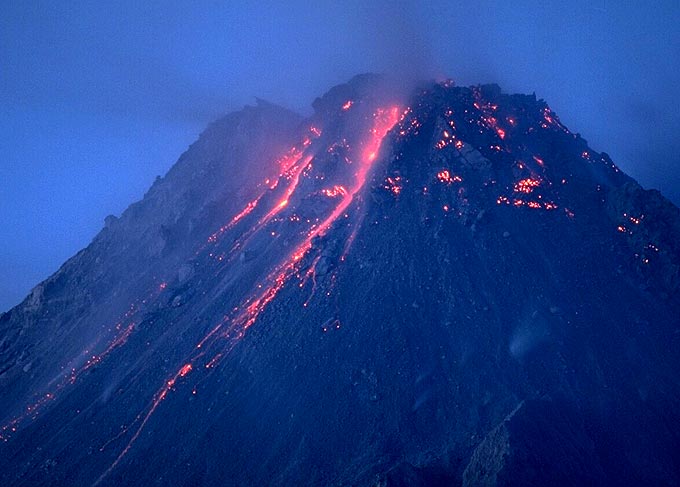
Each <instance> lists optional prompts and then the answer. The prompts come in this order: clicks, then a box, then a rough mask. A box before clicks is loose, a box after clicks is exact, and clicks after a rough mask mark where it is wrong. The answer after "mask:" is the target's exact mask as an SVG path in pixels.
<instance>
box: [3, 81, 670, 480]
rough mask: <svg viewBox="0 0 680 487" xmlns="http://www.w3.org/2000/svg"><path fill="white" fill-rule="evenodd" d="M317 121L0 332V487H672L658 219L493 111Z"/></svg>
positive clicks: (427, 96)
mask: <svg viewBox="0 0 680 487" xmlns="http://www.w3.org/2000/svg"><path fill="white" fill-rule="evenodd" d="M314 109H315V114H314V115H313V116H311V117H310V118H308V119H303V118H302V117H299V116H297V115H295V114H292V113H290V112H288V111H286V110H284V109H281V108H278V107H276V106H273V105H271V104H268V103H266V102H259V104H258V106H257V107H249V108H245V109H244V110H242V111H240V112H237V113H234V114H231V115H228V116H227V117H225V118H224V119H222V120H220V121H218V122H216V123H214V124H212V125H211V126H210V127H209V128H208V129H207V130H206V131H205V132H204V133H203V134H202V135H201V137H200V138H199V140H198V141H197V142H196V143H195V144H193V145H192V146H191V147H190V148H189V150H188V151H187V152H186V153H185V154H183V155H182V156H181V158H180V159H179V161H178V162H177V164H176V165H175V166H174V167H173V168H172V169H171V170H170V172H169V173H168V175H166V176H165V177H163V178H161V179H159V180H157V181H156V182H155V183H154V185H153V186H152V187H151V189H150V190H149V192H148V193H147V195H146V196H145V197H144V199H143V200H142V201H140V202H138V203H135V204H134V205H132V206H131V207H130V208H129V209H128V210H126V211H125V212H124V213H123V215H121V217H120V218H119V219H115V218H110V217H109V218H107V219H106V226H105V228H104V229H103V230H102V232H101V233H100V234H99V235H97V236H96V237H95V239H94V240H93V242H92V243H91V244H90V245H89V246H88V247H87V248H86V249H84V250H83V251H81V252H80V253H78V254H77V255H76V256H74V257H73V258H72V259H70V260H69V261H68V262H67V263H66V264H64V266H63V267H62V268H61V269H60V270H59V271H58V272H57V273H56V274H55V275H54V276H52V277H50V278H49V279H48V280H47V281H45V282H43V283H41V284H40V285H38V286H37V287H36V288H35V289H34V290H33V291H32V293H31V294H30V295H29V296H28V297H27V298H26V300H25V301H24V302H23V303H22V304H21V305H19V306H17V307H16V308H14V309H12V310H10V311H9V312H7V313H5V314H3V315H0V352H1V354H0V397H2V398H3V399H2V406H3V407H2V409H1V410H0V415H1V416H2V425H1V426H0V427H1V428H2V431H1V432H0V434H1V435H2V439H3V440H4V441H2V442H0V483H1V484H2V485H12V486H14V485H17V486H18V485H26V486H28V485H69V486H80V485H93V484H98V485H120V484H126V485H139V486H142V485H144V486H146V485H156V484H170V485H178V486H195V485H366V486H402V485H404V486H405V485H422V486H426V485H427V486H432V485H435V486H436V485H489V486H491V485H494V486H508V485H617V486H619V485H678V483H680V455H679V454H678V453H677V452H680V426H679V425H680V413H678V411H680V408H679V406H680V384H679V383H678V379H677V377H678V372H680V367H679V365H680V363H679V362H680V356H678V354H677V348H678V345H679V344H680V343H679V342H680V322H679V321H678V316H680V300H679V299H678V293H679V269H680V247H679V244H678V242H680V212H679V210H678V209H677V208H676V207H675V206H673V205H672V204H671V203H670V202H668V201H667V200H666V199H665V198H663V197H662V196H661V195H660V194H658V193H657V192H655V191H645V190H644V189H642V188H641V187H640V186H639V185H637V183H635V181H633V180H632V179H631V178H629V177H628V176H626V175H624V174H622V173H621V172H620V171H619V170H618V168H617V167H616V166H615V165H614V164H613V162H612V161H611V160H610V159H609V157H608V156H607V155H606V154H604V153H601V154H600V153H597V152H595V151H594V150H592V149H591V148H589V147H588V145H587V143H586V141H585V140H583V139H582V138H581V137H580V136H578V135H575V134H572V133H571V132H570V131H569V130H568V129H567V128H565V127H564V126H563V125H562V124H561V123H560V121H559V119H558V117H557V116H556V115H555V114H554V113H553V112H552V111H551V110H550V108H549V107H548V106H547V105H546V104H545V103H544V102H543V101H541V100H536V98H535V97H534V96H525V95H506V94H503V93H502V92H501V90H500V88H499V87H498V86H495V85H488V86H481V87H471V88H458V87H454V86H452V84H451V83H448V82H446V83H440V84H434V83H433V84H429V85H423V86H422V87H420V88H419V89H418V90H416V91H414V92H413V93H411V94H410V95H408V96H402V95H399V94H395V90H393V89H392V88H391V85H390V84H389V83H387V82H385V80H383V79H382V78H380V77H377V76H372V75H366V76H361V77H357V78H355V79H354V80H352V81H351V82H350V83H348V84H345V85H341V86H339V87H336V88H333V89H332V90H331V91H329V92H328V93H327V94H326V95H324V96H323V97H321V98H319V99H317V100H316V101H315V102H314Z"/></svg>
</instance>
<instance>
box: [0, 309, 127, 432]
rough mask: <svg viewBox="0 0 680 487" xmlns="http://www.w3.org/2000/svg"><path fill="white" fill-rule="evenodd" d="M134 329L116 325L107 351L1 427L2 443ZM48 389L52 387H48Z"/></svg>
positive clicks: (88, 360) (95, 357) (94, 355)
mask: <svg viewBox="0 0 680 487" xmlns="http://www.w3.org/2000/svg"><path fill="white" fill-rule="evenodd" d="M134 328H135V323H134V322H131V323H130V324H129V325H128V326H127V327H125V328H123V329H122V330H121V324H120V323H119V324H118V325H116V329H117V330H119V332H118V334H116V336H114V338H113V340H112V341H111V342H110V343H109V344H108V345H107V347H106V349H104V351H102V352H101V353H99V354H98V355H96V354H93V355H91V356H90V358H89V359H87V361H86V362H85V364H84V365H82V366H81V367H80V368H71V370H70V372H69V373H68V374H67V375H64V376H62V378H61V381H60V382H58V383H57V385H56V386H54V389H52V391H50V392H45V393H43V394H42V395H41V396H40V397H39V399H37V400H35V402H33V403H32V404H29V405H28V406H26V410H25V411H24V412H23V413H21V414H20V415H18V416H16V417H14V418H13V419H11V420H10V421H9V422H8V423H7V424H5V425H3V426H2V427H0V441H8V436H10V435H11V434H12V433H15V432H16V431H17V429H18V428H19V426H20V425H21V423H22V422H23V421H25V420H26V419H28V418H29V417H30V418H31V419H35V418H36V417H37V416H38V414H40V410H41V409H42V408H43V407H44V406H45V405H47V404H48V403H49V402H51V401H53V400H54V399H56V397H57V394H58V393H60V392H61V391H62V390H63V389H65V388H66V387H67V386H69V385H73V384H75V383H76V381H77V380H78V377H80V376H81V375H82V374H83V373H84V372H86V371H87V370H89V369H91V368H92V367H94V366H96V365H98V364H99V363H101V362H102V361H103V360H104V359H105V358H106V357H107V356H108V355H109V354H111V352H113V350H115V349H116V348H119V347H121V346H122V345H124V344H125V343H126V342H127V340H128V338H129V337H130V335H131V334H132V332H133V331H134ZM54 382H55V380H52V381H51V382H50V384H53V383H54ZM48 387H50V386H49V385H48Z"/></svg>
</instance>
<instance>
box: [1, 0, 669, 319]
mask: <svg viewBox="0 0 680 487" xmlns="http://www.w3.org/2000/svg"><path fill="white" fill-rule="evenodd" d="M66 3H68V5H65V4H66ZM268 3H270V2H262V1H257V2H216V1H193V2H168V1H164V2H151V1H144V2H140V1H138V0H137V1H134V2H132V1H119V2H82V3H81V2H61V1H60V2H29V1H26V2H20V1H16V2H10V1H6V0H5V1H3V2H2V14H0V110H1V111H0V114H1V115H2V116H1V117H0V310H5V309H8V308H9V307H10V306H12V305H14V304H16V303H18V302H19V301H20V300H21V299H22V298H23V297H24V296H25V295H26V293H27V292H28V291H29V289H30V288H31V287H32V286H33V285H35V284H37V283H38V282H39V281H40V280H42V279H44V278H45V277H47V276H48V275H49V274H51V273H52V272H54V271H56V270H57V268H58V267H59V265H60V264H61V263H62V262H63V261H64V260H66V259H67V258H68V257H70V256H71V255H73V254H74V253H75V252H76V251H77V250H79V249H80V248H82V247H84V246H86V245H87V244H88V243H89V241H90V240H91V238H92V237H93V236H94V235H95V234H96V232H97V231H99V229H100V228H101V227H102V225H103V219H104V217H105V216H106V215H107V214H110V213H114V214H120V213H121V212H122V210H124V209H125V208H126V207H127V206H128V205H129V204H130V203H131V202H133V201H134V200H137V199H139V198H140V197H141V196H142V195H143V193H144V191H145V190H146V189H147V188H148V187H149V186H150V184H151V182H152V181H153V179H154V177H155V176H156V175H157V174H162V173H164V172H165V171H166V170H167V169H168V168H169V167H170V166H171V165H172V164H173V162H174V161H175V160H176V159H177V157H178V156H179V154H180V153H181V152H182V151H183V150H184V149H185V148H186V147H187V146H188V144H189V143H191V142H192V141H193V140H194V139H195V138H196V136H197V135H198V133H199V132H200V130H201V129H202V128H203V127H204V126H205V125H206V123H208V122H209V121H211V120H213V119H214V118H216V117H218V116H219V115H221V114H223V113H225V112H227V111H230V110H233V109H236V108H239V107H241V106H242V105H244V104H246V103H251V102H252V101H253V96H259V97H263V98H267V99H270V100H272V101H275V102H278V103H280V104H283V105H285V106H288V107H290V108H294V109H297V110H299V111H301V112H304V113H309V111H310V108H309V106H310V104H311V102H312V100H313V99H314V97H316V96H319V95H321V94H322V93H323V92H324V91H326V90H327V89H328V88H330V87H331V86H333V85H335V84H338V83H341V82H343V81H346V80H347V79H349V78H350V77H351V76H353V75H354V74H357V73H360V72H365V71H387V72H402V73H407V74H408V76H410V77H413V76H423V77H428V76H429V77H451V78H454V79H455V80H456V81H457V82H458V83H459V84H473V83H479V82H492V81H493V82H498V83H500V84H501V85H502V87H503V88H504V90H505V91H520V92H528V93H531V92H534V91H535V92H536V94H537V95H538V96H539V97H542V98H545V99H546V100H547V101H548V102H549V103H550V105H551V106H552V107H553V108H554V109H555V110H556V111H557V113H558V114H559V115H560V117H561V119H562V121H563V122H564V123H565V124H566V125H567V126H568V127H569V128H570V129H572V130H573V131H576V132H580V133H581V134H582V135H583V136H584V137H585V138H586V139H587V140H588V141H589V142H590V144H591V146H592V147H593V148H594V149H596V150H603V151H606V152H608V153H609V154H610V155H611V156H612V157H613V159H614V161H615V162H617V163H618V164H619V165H620V166H621V167H622V168H623V169H624V170H625V171H626V172H628V173H629V174H631V175H632V176H634V177H635V178H637V179H638V180H639V181H640V182H641V183H642V184H643V185H644V186H646V187H655V188H659V189H661V190H662V191H663V192H664V193H665V194H666V195H667V196H668V197H670V198H671V199H673V200H674V201H675V203H676V204H677V203H679V202H680V168H679V167H678V152H679V151H680V139H679V138H678V136H677V135H676V134H677V131H678V129H679V127H680V115H679V110H678V109H679V106H678V96H679V95H680V93H679V91H680V89H679V86H680V74H679V72H680V69H679V68H680V66H679V63H678V59H679V52H678V51H679V49H680V47H679V46H680V36H679V33H678V29H679V27H678V25H680V2H678V1H677V0H672V1H657V2H654V1H632V0H629V1H625V2H624V1H612V0H589V1H572V2H565V1H553V2H551V1H540V2H539V1H529V0H524V1H512V2H508V1H484V0H475V1H464V2H462V1H452V0H447V1H430V2H422V3H423V5H419V4H420V3H421V2H416V1H414V2H377V1H371V2H367V1H349V2H337V3H325V2H316V3H313V2H308V1H305V2H297V3H296V2H291V1H286V2H281V3H282V4H283V5H278V6H277V5H273V6H268V5H267V4H268ZM271 3H273V2H271ZM340 3H341V4H342V5H340ZM364 3H370V5H369V6H367V5H363V4H364ZM228 4H234V5H228ZM236 4H242V5H238V6H237V5H236ZM244 4H245V5H244ZM624 4H625V5H624Z"/></svg>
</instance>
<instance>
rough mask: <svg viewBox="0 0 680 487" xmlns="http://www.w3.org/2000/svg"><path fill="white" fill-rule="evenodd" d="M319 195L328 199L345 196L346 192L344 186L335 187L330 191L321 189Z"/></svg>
mask: <svg viewBox="0 0 680 487" xmlns="http://www.w3.org/2000/svg"><path fill="white" fill-rule="evenodd" d="M321 193H322V194H324V195H325V196H328V197H329V198H336V197H338V196H346V195H347V190H346V189H345V187H344V186H340V185H335V186H333V187H332V188H331V189H322V190H321Z"/></svg>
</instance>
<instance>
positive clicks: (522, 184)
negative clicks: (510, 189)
mask: <svg viewBox="0 0 680 487" xmlns="http://www.w3.org/2000/svg"><path fill="white" fill-rule="evenodd" d="M540 185H541V181H540V180H539V179H532V178H526V179H522V180H520V181H518V182H516V183H515V185H514V191H515V193H525V194H529V193H531V192H533V190H534V189H535V188H537V187H539V186H540Z"/></svg>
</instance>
